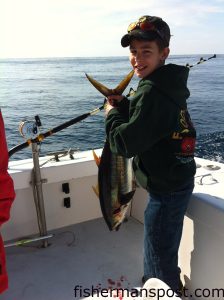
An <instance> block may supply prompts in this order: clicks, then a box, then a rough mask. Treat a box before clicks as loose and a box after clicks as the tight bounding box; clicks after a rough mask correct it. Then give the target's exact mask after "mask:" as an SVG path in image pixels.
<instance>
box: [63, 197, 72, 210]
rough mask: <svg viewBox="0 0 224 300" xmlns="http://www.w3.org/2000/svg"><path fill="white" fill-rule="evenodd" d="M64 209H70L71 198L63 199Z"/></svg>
mask: <svg viewBox="0 0 224 300" xmlns="http://www.w3.org/2000/svg"><path fill="white" fill-rule="evenodd" d="M64 207H66V208H70V207H71V198H70V197H67V198H64Z"/></svg>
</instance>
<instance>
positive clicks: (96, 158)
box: [92, 150, 100, 167]
mask: <svg viewBox="0 0 224 300" xmlns="http://www.w3.org/2000/svg"><path fill="white" fill-rule="evenodd" d="M92 153H93V157H94V160H95V162H96V165H97V166H98V167H99V165H100V156H98V155H97V154H96V152H95V151H94V150H92Z"/></svg>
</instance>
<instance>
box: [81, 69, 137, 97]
mask: <svg viewBox="0 0 224 300" xmlns="http://www.w3.org/2000/svg"><path fill="white" fill-rule="evenodd" d="M85 74H86V73H85ZM133 75H134V70H132V71H131V72H130V73H129V74H128V75H127V76H126V77H125V78H124V79H123V80H122V81H121V82H120V83H119V84H118V86H117V87H116V88H115V89H109V88H108V87H106V86H105V85H103V84H102V83H100V82H98V81H97V80H95V79H93V78H92V77H91V76H89V75H88V74H86V77H87V79H88V80H89V81H90V82H91V83H92V85H93V86H94V87H95V88H96V89H97V90H98V91H99V92H100V93H101V94H103V95H104V96H106V97H108V96H110V95H121V94H122V93H123V91H124V90H125V89H126V87H127V86H128V84H129V82H130V80H131V78H132V76H133Z"/></svg>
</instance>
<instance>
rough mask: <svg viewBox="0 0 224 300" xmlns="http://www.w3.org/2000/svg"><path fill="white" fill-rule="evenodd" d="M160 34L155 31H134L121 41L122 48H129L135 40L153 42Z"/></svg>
mask: <svg viewBox="0 0 224 300" xmlns="http://www.w3.org/2000/svg"><path fill="white" fill-rule="evenodd" d="M156 37H158V34H157V33H156V32H155V31H142V30H133V31H131V32H129V33H127V34H125V35H124V36H123V37H122V39H121V46H122V47H128V46H130V43H131V41H132V40H133V39H137V40H148V41H152V40H154V39H155V38H156Z"/></svg>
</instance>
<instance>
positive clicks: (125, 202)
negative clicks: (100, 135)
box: [86, 71, 136, 230]
mask: <svg viewBox="0 0 224 300" xmlns="http://www.w3.org/2000/svg"><path fill="white" fill-rule="evenodd" d="M133 74H134V71H131V72H130V73H129V74H128V75H127V76H126V77H125V78H124V79H123V80H122V81H121V82H120V83H119V85H118V86H117V87H116V88H115V89H108V88H107V87H106V86H104V85H103V84H101V83H100V82H98V81H96V80H95V79H93V78H92V77H90V76H89V75H88V74H86V77H87V78H88V80H89V81H90V82H91V83H92V85H93V86H94V87H95V88H96V89H97V90H98V91H99V92H101V93H102V94H103V95H104V96H106V97H107V96H109V95H121V94H122V93H123V91H124V90H125V88H126V87H127V85H128V84H129V82H130V80H131V78H132V76H133ZM93 156H94V159H95V161H96V164H97V166H98V168H99V171H98V185H97V187H93V189H94V192H95V193H96V195H97V196H98V197H99V199H100V206H101V211H102V214H103V217H104V219H105V221H106V224H107V225H108V228H109V229H110V230H118V229H119V227H120V225H121V223H122V222H123V221H124V219H125V216H126V214H127V211H128V208H129V206H130V203H131V199H132V197H133V195H134V193H135V189H136V184H135V180H134V175H133V170H132V160H131V159H130V158H125V157H123V156H121V155H117V154H114V153H112V152H111V150H110V145H109V142H108V140H107V141H106V142H105V145H104V148H103V152H102V156H101V157H100V158H99V157H98V156H97V155H96V153H95V152H94V151H93Z"/></svg>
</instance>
